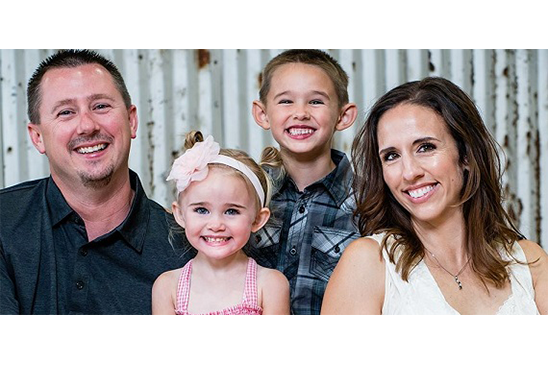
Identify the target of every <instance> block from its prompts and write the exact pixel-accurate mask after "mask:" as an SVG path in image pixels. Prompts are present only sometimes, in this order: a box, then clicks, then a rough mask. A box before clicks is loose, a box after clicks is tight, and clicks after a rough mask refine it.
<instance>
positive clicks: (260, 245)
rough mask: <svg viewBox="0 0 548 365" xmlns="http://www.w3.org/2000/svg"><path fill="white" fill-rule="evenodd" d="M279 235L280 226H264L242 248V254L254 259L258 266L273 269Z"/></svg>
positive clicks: (276, 257)
mask: <svg viewBox="0 0 548 365" xmlns="http://www.w3.org/2000/svg"><path fill="white" fill-rule="evenodd" d="M281 233H282V226H281V225H276V224H267V225H265V226H264V227H263V228H261V229H260V230H259V231H258V232H256V233H254V234H252V235H251V237H250V240H249V243H248V244H247V245H246V246H245V247H244V252H245V253H246V254H247V255H248V256H249V257H252V258H253V259H255V261H257V263H258V264H259V265H261V266H264V267H267V268H270V269H275V268H276V265H277V264H278V256H279V252H280V235H281Z"/></svg>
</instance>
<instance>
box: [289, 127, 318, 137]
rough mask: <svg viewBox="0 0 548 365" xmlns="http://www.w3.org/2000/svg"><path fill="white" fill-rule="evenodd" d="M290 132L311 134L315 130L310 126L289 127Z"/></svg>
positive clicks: (295, 134)
mask: <svg viewBox="0 0 548 365" xmlns="http://www.w3.org/2000/svg"><path fill="white" fill-rule="evenodd" d="M288 132H289V134H291V135H292V136H300V135H303V134H311V133H313V132H314V130H313V129H310V128H289V130H288Z"/></svg>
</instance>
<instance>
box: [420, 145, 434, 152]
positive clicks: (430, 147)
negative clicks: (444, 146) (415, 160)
mask: <svg viewBox="0 0 548 365" xmlns="http://www.w3.org/2000/svg"><path fill="white" fill-rule="evenodd" d="M435 149H436V146H434V145H433V144H432V143H424V144H421V145H420V146H419V152H429V151H433V150H435Z"/></svg>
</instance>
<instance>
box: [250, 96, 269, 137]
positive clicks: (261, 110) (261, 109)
mask: <svg viewBox="0 0 548 365" xmlns="http://www.w3.org/2000/svg"><path fill="white" fill-rule="evenodd" d="M251 112H252V113H253V118H254V119H255V123H257V124H258V125H259V127H261V128H262V129H264V130H269V129H270V122H269V121H268V117H267V115H266V107H265V105H264V104H263V103H261V102H260V101H259V100H255V101H253V108H252V110H251Z"/></svg>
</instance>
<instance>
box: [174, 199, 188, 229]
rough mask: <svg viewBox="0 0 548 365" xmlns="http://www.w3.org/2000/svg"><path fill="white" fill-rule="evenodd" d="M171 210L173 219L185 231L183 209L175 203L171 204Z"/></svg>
mask: <svg viewBox="0 0 548 365" xmlns="http://www.w3.org/2000/svg"><path fill="white" fill-rule="evenodd" d="M171 210H172V211H173V218H175V221H176V222H177V223H178V224H179V225H180V226H181V227H183V228H184V229H186V227H185V216H184V214H183V212H181V209H180V208H179V204H177V202H173V203H172V204H171Z"/></svg>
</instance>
